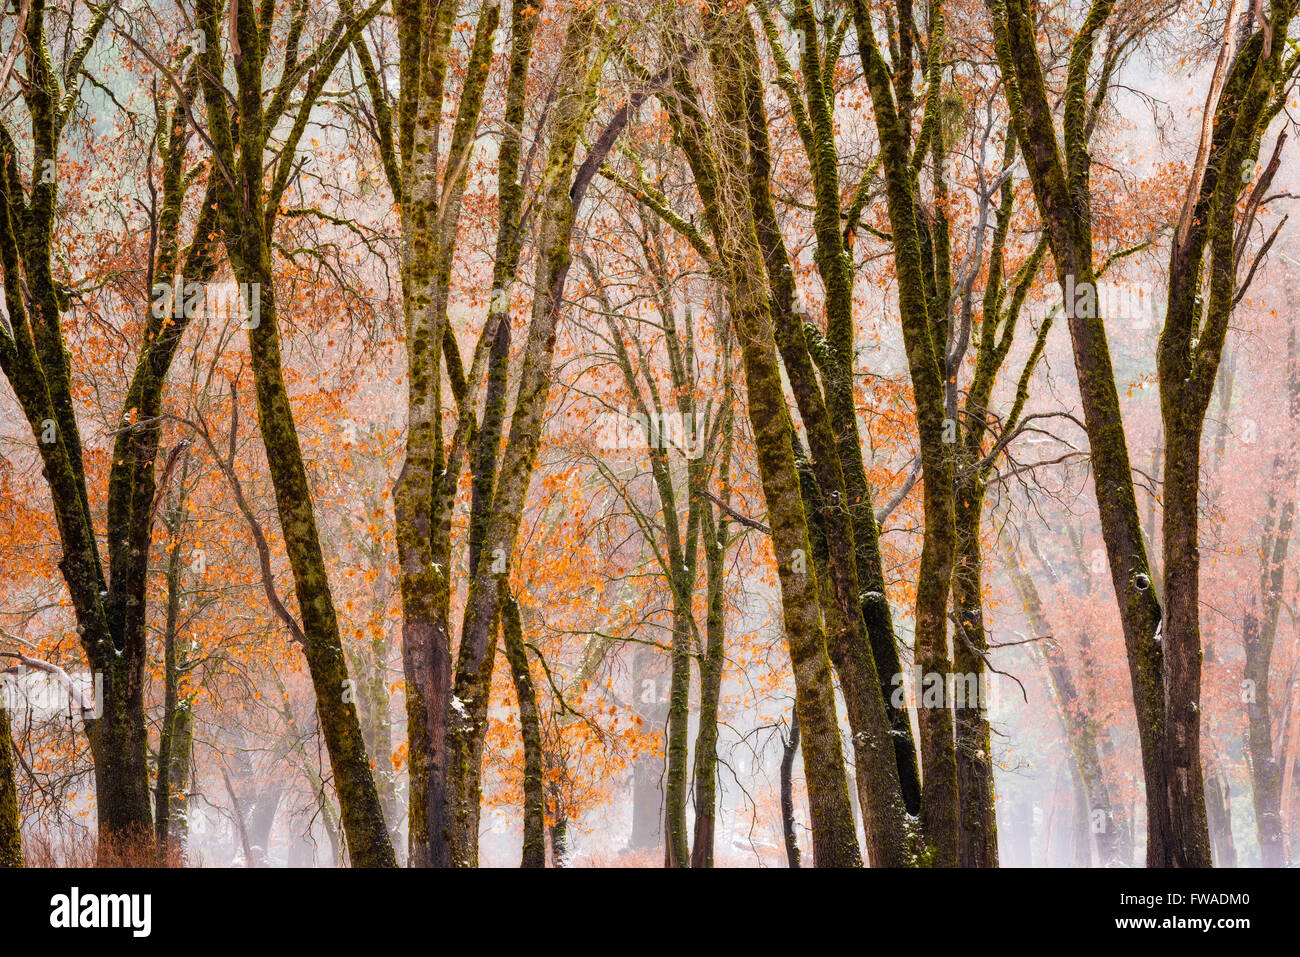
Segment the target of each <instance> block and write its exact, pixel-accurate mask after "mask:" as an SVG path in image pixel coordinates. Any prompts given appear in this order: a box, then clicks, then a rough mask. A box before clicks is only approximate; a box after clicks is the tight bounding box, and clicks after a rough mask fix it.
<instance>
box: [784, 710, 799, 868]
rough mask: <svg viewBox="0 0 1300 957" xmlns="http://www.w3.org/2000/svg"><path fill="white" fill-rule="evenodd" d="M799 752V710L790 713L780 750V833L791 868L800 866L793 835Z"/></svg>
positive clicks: (795, 838) (797, 841) (795, 836)
mask: <svg viewBox="0 0 1300 957" xmlns="http://www.w3.org/2000/svg"><path fill="white" fill-rule="evenodd" d="M798 752H799V709H798V708H794V709H792V710H791V711H790V737H788V738H787V739H786V740H785V742H784V744H783V745H782V748H781V832H782V833H783V834H784V835H785V859H786V862H787V863H788V864H789V865H790V867H791V868H796V869H797V868H798V867H799V866H800V855H799V835H798V834H796V833H795V817H794V780H793V776H794V756H795V755H796V754H797V753H798Z"/></svg>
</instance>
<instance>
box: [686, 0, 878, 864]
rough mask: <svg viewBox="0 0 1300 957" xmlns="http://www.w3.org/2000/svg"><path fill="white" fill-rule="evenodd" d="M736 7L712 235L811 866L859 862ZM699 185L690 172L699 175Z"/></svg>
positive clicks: (711, 24) (720, 62)
mask: <svg viewBox="0 0 1300 957" xmlns="http://www.w3.org/2000/svg"><path fill="white" fill-rule="evenodd" d="M747 28H748V23H747V21H746V19H745V14H744V12H743V11H739V12H737V11H733V10H727V9H726V8H725V6H724V5H723V4H721V3H718V2H710V3H709V4H708V6H707V9H706V14H705V33H706V38H707V44H708V52H709V58H710V61H711V64H712V67H713V70H712V74H713V82H714V88H715V94H716V97H717V102H718V113H719V117H718V122H717V123H716V124H715V127H714V133H715V142H716V143H717V159H718V164H717V169H718V173H719V176H718V202H717V209H716V210H715V211H714V216H713V217H712V218H713V220H714V221H713V223H712V226H713V230H714V235H715V236H716V237H717V241H718V254H719V258H720V260H721V262H720V270H721V274H722V276H723V278H724V282H725V284H726V289H727V295H728V303H729V307H730V311H731V319H732V322H733V323H734V325H735V328H736V334H737V338H738V339H739V340H740V344H741V355H742V357H743V360H744V365H745V381H746V385H747V387H748V400H749V401H748V409H749V419H750V423H751V425H752V427H753V433H754V445H755V447H756V451H757V457H758V467H759V474H760V476H761V480H762V486H763V496H764V499H765V501H766V503H767V514H768V523H769V525H770V527H771V532H772V546H773V549H774V551H775V553H776V562H777V571H778V576H779V579H780V586H781V598H782V610H783V617H784V622H785V632H786V640H787V642H788V643H789V648H790V658H791V662H792V664H793V666H794V676H795V702H796V708H797V710H798V714H799V723H800V726H801V728H802V729H803V734H804V745H803V752H804V770H805V776H806V777H807V781H808V798H809V805H810V808H811V812H812V822H813V859H814V861H815V863H816V865H817V866H819V867H836V866H839V867H844V866H859V865H860V864H861V855H860V852H859V849H858V843H857V836H856V834H855V829H854V825H853V808H852V804H851V803H850V801H849V792H848V779H847V776H846V774H845V768H844V754H843V750H842V748H841V746H840V735H839V726H838V720H837V718H836V713H835V698H834V691H833V687H832V679H831V670H830V659H829V657H828V655H827V651H826V637H825V633H824V632H823V630H822V622H821V609H820V603H819V595H818V588H817V576H816V573H815V570H814V567H813V558H812V553H811V545H810V540H809V534H808V524H807V518H806V516H805V514H804V508H803V501H802V497H801V490H800V483H799V476H798V473H797V472H796V470H795V461H794V448H793V445H792V425H791V422H790V415H789V411H788V409H787V408H786V404H785V395H784V390H783V388H782V385H781V372H780V366H779V365H778V362H777V355H776V342H775V339H774V337H773V329H772V315H771V312H770V310H769V307H768V300H767V289H766V284H765V283H764V282H763V275H764V269H763V259H762V254H761V251H760V249H759V246H758V240H757V237H756V235H755V232H754V225H753V217H752V214H751V213H750V212H749V210H750V209H752V204H751V202H750V196H749V189H748V185H747V183H746V177H745V168H746V163H747V149H746V139H747V137H746V115H747V106H746V102H745V97H746V94H745V84H744V80H743V77H744V71H743V66H742V64H741V62H740V50H741V48H742V46H741V44H742V41H743V36H744V31H745V30H746V29H747ZM697 179H698V175H697Z"/></svg>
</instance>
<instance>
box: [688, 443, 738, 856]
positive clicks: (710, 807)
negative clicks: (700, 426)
mask: <svg viewBox="0 0 1300 957" xmlns="http://www.w3.org/2000/svg"><path fill="white" fill-rule="evenodd" d="M729 445H730V443H729V442H728V443H727V446H728V448H727V450H726V452H724V454H729V453H730V448H729ZM703 511H704V515H703V523H704V551H705V577H706V579H707V583H708V584H707V587H708V617H707V618H706V620H705V641H706V645H705V649H704V657H703V659H702V660H701V662H700V724H699V731H697V732H696V735H695V838H694V841H693V842H692V844H691V867H712V866H713V850H714V831H715V828H716V824H715V822H716V820H717V813H718V796H717V792H718V701H719V698H720V697H721V695H722V671H723V665H724V661H725V659H724V653H725V649H724V645H725V643H726V637H727V629H726V617H725V613H726V610H725V608H724V607H723V586H724V585H725V584H726V582H725V576H726V570H725V568H724V567H723V559H724V558H725V557H726V553H727V522H726V520H725V519H721V520H718V521H717V522H716V523H715V521H714V518H713V512H712V508H711V506H707V505H706V506H705V507H704V510H703Z"/></svg>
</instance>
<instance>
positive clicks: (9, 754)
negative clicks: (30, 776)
mask: <svg viewBox="0 0 1300 957" xmlns="http://www.w3.org/2000/svg"><path fill="white" fill-rule="evenodd" d="M21 823H22V822H21V819H20V818H19V817H18V779H17V775H16V769H15V761H14V742H13V730H12V728H11V727H10V724H9V709H8V708H7V707H5V706H4V702H3V701H0V868H5V867H22V866H23V835H22V828H21Z"/></svg>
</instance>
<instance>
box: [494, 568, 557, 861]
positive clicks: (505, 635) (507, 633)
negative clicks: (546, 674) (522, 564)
mask: <svg viewBox="0 0 1300 957" xmlns="http://www.w3.org/2000/svg"><path fill="white" fill-rule="evenodd" d="M500 587H501V589H502V590H503V591H504V592H506V593H505V594H503V595H502V596H501V639H502V644H503V645H504V646H505V651H506V660H507V661H508V662H509V663H510V678H511V680H512V681H513V682H514V686H515V698H516V700H517V701H518V704H519V730H520V734H521V735H522V737H523V744H524V849H523V858H522V862H521V863H520V865H519V866H520V867H545V866H546V791H545V777H544V768H543V763H542V726H541V722H540V720H539V718H538V711H537V691H536V689H535V688H534V687H533V673H532V671H531V670H530V669H529V667H528V651H527V649H526V648H525V647H524V626H523V621H522V620H521V618H520V615H519V603H518V602H516V601H515V598H514V596H513V595H511V594H509V592H508V589H509V585H508V584H507V583H506V582H505V580H504V579H503V580H502V582H501V586H500Z"/></svg>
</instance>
